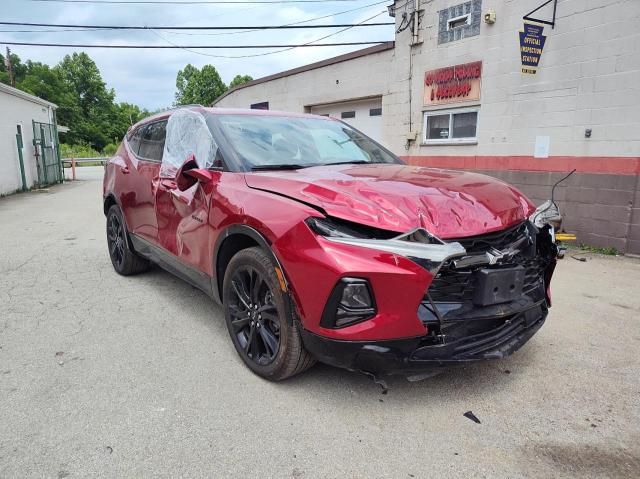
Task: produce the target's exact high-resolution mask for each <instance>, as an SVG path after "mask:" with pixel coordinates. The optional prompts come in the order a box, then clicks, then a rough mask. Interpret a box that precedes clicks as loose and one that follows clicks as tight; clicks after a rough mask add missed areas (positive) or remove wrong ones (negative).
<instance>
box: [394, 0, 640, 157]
mask: <svg viewBox="0 0 640 479" xmlns="http://www.w3.org/2000/svg"><path fill="white" fill-rule="evenodd" d="M404 3H405V2H404V1H400V0H399V1H398V2H396V5H398V6H402V5H403V4H404ZM457 3H462V0H433V1H431V2H424V1H422V2H421V8H422V9H424V14H423V17H422V21H421V29H420V37H421V40H422V43H421V44H419V45H417V46H414V47H409V44H410V42H411V29H407V30H405V31H403V32H401V33H399V34H398V35H397V36H396V48H395V50H396V55H395V57H394V65H393V66H392V70H396V69H399V70H401V71H405V68H404V67H405V65H407V64H408V63H409V62H408V52H409V51H410V54H411V57H412V70H413V75H412V80H411V85H412V97H413V99H414V101H413V107H412V118H411V123H412V124H413V125H418V126H420V127H421V126H422V122H423V118H422V114H423V108H422V94H423V91H424V85H423V80H424V73H425V71H427V70H432V69H435V68H440V67H446V66H451V65H456V64H461V63H467V62H472V61H477V60H482V62H483V72H482V91H481V98H480V101H479V102H474V103H472V104H474V105H480V112H479V120H478V144H477V145H448V146H443V145H439V146H421V145H420V142H415V143H413V144H412V146H411V149H410V151H409V154H411V155H431V154H434V155H533V151H534V144H535V138H536V136H542V135H544V136H549V137H550V138H551V147H550V154H551V156H556V155H560V156H609V157H611V156H634V157H637V156H638V152H640V54H638V52H639V51H640V29H639V28H638V21H640V2H639V1H637V0H590V1H586V0H562V1H560V2H558V10H557V18H556V22H557V23H556V28H555V29H552V28H551V27H550V26H545V27H544V35H545V36H546V37H547V40H546V44H545V47H544V51H543V53H542V58H541V61H540V66H539V68H538V73H537V74H536V75H522V74H521V73H520V52H519V39H518V32H519V31H520V30H522V27H523V20H522V17H523V15H524V14H526V13H527V12H529V11H531V10H533V9H534V8H535V7H537V6H539V5H540V4H541V3H542V2H541V1H540V0H518V1H516V0H483V1H482V11H483V12H486V11H488V10H489V9H493V10H494V11H495V12H496V16H497V21H496V23H495V24H493V25H488V24H486V23H484V22H482V24H481V28H480V34H479V35H477V36H473V37H470V38H464V39H461V40H456V41H453V42H449V43H443V44H438V27H439V25H438V12H439V11H440V10H442V9H444V8H448V7H450V6H452V5H454V4H457ZM548 7H551V5H549V6H548ZM404 9H408V10H407V11H408V12H411V11H412V10H413V3H412V2H411V3H410V4H408V5H406V6H404V7H403V9H402V10H399V13H397V14H396V24H397V26H399V25H400V21H401V13H402V11H403V10H404ZM550 12H551V10H548V11H546V10H541V12H540V13H539V15H540V16H541V17H543V18H547V17H549V18H550ZM403 86H404V88H393V85H392V86H391V87H390V94H391V95H394V96H396V95H397V96H399V97H400V98H398V99H388V100H387V101H389V102H390V103H399V102H405V101H407V98H406V97H407V95H406V88H407V83H404V85H403ZM462 106H465V103H460V104H454V105H449V107H448V108H456V107H462ZM407 115H408V111H407ZM399 120H400V119H399V118H397V117H394V116H391V115H390V116H387V117H385V118H384V121H385V127H386V131H387V132H388V142H389V146H390V147H391V148H392V149H394V150H397V151H401V149H402V148H404V143H405V141H404V137H405V134H406V126H407V125H408V118H405V119H404V120H403V121H399ZM587 128H590V129H591V130H592V136H591V138H585V129H587Z"/></svg>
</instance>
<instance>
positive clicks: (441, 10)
mask: <svg viewBox="0 0 640 479" xmlns="http://www.w3.org/2000/svg"><path fill="white" fill-rule="evenodd" d="M543 4H545V0H467V1H464V0H397V1H396V2H395V3H394V6H393V8H392V10H395V11H394V16H395V22H396V31H398V33H397V34H396V38H395V42H390V43H386V44H381V45H377V46H374V47H371V48H367V49H364V50H360V51H358V52H354V53H350V54H347V55H342V56H340V57H336V58H332V59H329V60H325V61H322V62H318V63H315V64H312V65H307V66H304V67H301V68H296V69H294V70H290V71H287V72H282V73H280V74H276V75H271V76H268V77H265V78H261V79H257V80H254V81H252V82H249V83H247V84H244V85H241V86H239V87H236V88H234V89H232V90H230V91H229V92H227V93H226V94H225V95H223V96H222V97H221V98H219V99H218V100H217V101H216V102H215V105H216V106H229V107H241V108H249V107H257V108H260V107H262V108H264V107H266V108H269V109H273V110H286V111H296V112H300V111H304V112H311V113H319V114H329V115H330V116H333V117H337V118H342V119H344V121H346V122H348V123H351V124H353V125H354V126H355V127H356V128H359V129H361V130H362V131H364V132H365V133H367V134H369V135H370V136H372V137H374V138H376V139H378V140H380V141H381V143H383V144H384V145H386V146H387V147H388V148H390V149H391V150H392V151H394V152H395V153H396V154H398V155H400V156H402V157H403V158H404V159H405V160H406V161H407V162H408V163H410V164H415V165H424V166H435V167H444V168H454V169H455V168H462V169H467V170H477V171H481V172H484V173H487V174H490V175H493V176H496V177H499V178H503V179H505V180H506V181H509V182H510V183H512V184H514V185H516V186H517V187H519V188H520V189H522V190H523V191H524V192H525V193H526V194H528V196H529V197H530V198H531V199H532V200H533V201H534V202H537V203H540V202H542V201H544V200H545V199H548V197H549V196H550V191H551V185H552V184H553V183H554V182H555V181H557V180H558V179H560V178H561V177H562V176H564V175H565V174H566V173H568V172H570V171H571V170H573V169H576V170H577V171H576V174H574V175H573V176H572V177H571V178H569V179H568V180H567V181H566V182H565V183H563V185H562V186H561V187H559V188H558V189H557V190H556V197H555V198H556V200H560V201H559V203H560V206H561V208H562V209H563V211H564V213H565V216H566V221H565V227H566V229H567V230H569V231H573V232H576V233H577V234H578V239H579V241H582V242H585V243H588V244H591V245H596V246H612V247H615V248H616V249H617V250H619V251H623V252H633V253H640V192H639V185H638V183H639V177H640V176H639V175H640V53H639V52H640V29H638V22H639V21H640V1H639V0H557V1H555V0H551V1H550V2H549V3H547V4H546V5H545V6H543V7H542V8H540V9H539V10H538V11H536V12H533V13H531V12H532V11H533V10H536V9H537V7H540V6H541V5H543ZM554 7H555V8H556V14H555V22H553V20H554V16H553V15H554V14H553V12H554ZM523 17H529V18H527V19H525V18H523ZM531 18H535V19H536V20H538V21H533V20H531ZM540 20H542V21H543V22H540ZM545 21H546V22H550V23H554V25H553V28H552V26H551V25H549V24H545V23H544V22H545Z"/></svg>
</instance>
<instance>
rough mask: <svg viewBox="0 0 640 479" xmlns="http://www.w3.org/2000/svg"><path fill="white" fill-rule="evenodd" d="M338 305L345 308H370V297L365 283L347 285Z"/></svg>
mask: <svg viewBox="0 0 640 479" xmlns="http://www.w3.org/2000/svg"><path fill="white" fill-rule="evenodd" d="M340 305H341V306H345V307H346V308H353V309H358V308H360V309H362V308H371V306H372V305H371V296H370V295H369V288H368V287H367V284H366V283H351V284H347V285H346V286H345V287H344V289H343V290H342V299H341V300H340Z"/></svg>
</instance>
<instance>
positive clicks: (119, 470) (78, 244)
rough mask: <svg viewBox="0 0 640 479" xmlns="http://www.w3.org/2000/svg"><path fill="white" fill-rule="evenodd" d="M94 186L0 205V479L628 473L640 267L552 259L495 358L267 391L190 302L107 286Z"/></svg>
mask: <svg viewBox="0 0 640 479" xmlns="http://www.w3.org/2000/svg"><path fill="white" fill-rule="evenodd" d="M100 177H101V169H100V168H93V169H91V168H83V169H81V170H80V171H79V178H85V179H84V180H81V181H76V182H74V183H67V184H65V185H58V186H55V187H52V188H50V189H49V191H48V192H43V193H35V192H34V193H27V194H19V195H14V196H12V197H8V198H3V199H0V273H2V274H1V275H0V304H1V305H2V309H1V310H0V477H2V478H13V477H20V478H22V477H52V478H63V477H78V478H86V477H249V476H250V475H253V476H257V477H274V478H286V477H292V478H313V477H323V478H324V477H327V478H333V477H336V478H338V477H339V478H378V477H381V478H382V477H384V478H410V477H416V478H423V477H424V478H427V477H460V478H470V477H488V478H498V477H508V478H518V477H537V478H540V477H598V478H600V477H610V478H622V477H629V478H631V477H640V354H638V349H639V346H640V287H639V286H640V261H638V260H636V259H632V258H619V257H604V256H598V255H594V254H586V255H585V256H586V257H587V259H588V261H587V262H579V261H576V260H574V259H572V258H571V257H567V259H565V260H564V261H562V262H561V263H560V264H559V265H558V268H557V270H556V277H555V283H554V288H553V289H554V305H553V308H552V309H551V314H550V316H549V319H548V321H547V324H546V325H545V326H544V327H543V328H542V330H541V331H540V332H539V333H538V334H537V335H536V336H535V337H534V338H533V339H532V340H531V341H530V342H529V343H528V344H527V345H526V346H525V347H523V349H522V350H520V351H519V352H518V353H516V354H515V355H513V356H512V357H511V358H509V359H506V360H502V361H496V362H488V363H483V364H476V365H473V366H469V367H466V368H464V369H455V370H450V371H446V372H444V373H443V374H441V375H439V376H436V377H433V378H430V379H427V380H424V381H421V382H417V383H409V382H407V381H405V380H404V379H401V378H394V379H393V380H391V381H390V382H389V391H388V394H382V393H381V389H380V387H378V386H377V385H375V384H374V383H373V382H372V381H371V380H370V379H367V378H366V377H364V376H362V375H359V374H356V373H350V372H347V371H342V370H338V369H334V368H331V367H328V366H323V365H318V366H316V367H314V368H313V369H312V370H310V371H308V372H307V373H305V374H303V375H301V376H299V377H296V378H293V379H292V380H289V381H286V382H284V383H279V384H273V383H269V382H266V381H264V380H261V379H259V378H258V377H256V376H254V375H253V374H251V373H250V372H249V371H248V370H247V369H246V368H245V367H244V366H243V364H242V363H241V360H240V359H239V358H238V357H237V355H236V353H235V351H234V350H233V346H232V344H231V341H230V340H229V337H228V334H227V331H226V328H225V325H224V321H223V317H222V313H221V310H220V309H219V308H218V307H217V306H216V305H214V304H213V303H212V302H211V301H210V300H209V299H208V298H207V297H206V296H205V295H204V294H202V293H200V292H199V291H197V290H195V289H193V288H192V287H190V286H188V285H187V284H185V283H183V282H181V281H180V280H178V279H176V278H174V277H172V276H171V275H170V274H168V273H165V272H164V271H162V270H160V269H154V270H152V271H151V272H149V273H146V274H143V275H140V276H137V277H129V278H123V277H120V276H118V275H117V274H116V273H115V272H114V271H113V269H112V267H111V264H110V262H109V258H108V255H107V249H106V244H105V233H104V223H105V220H104V216H103V215H102V211H101V197H100V195H101V184H100V181H99V179H100ZM466 411H473V413H474V414H475V415H476V416H477V417H478V418H479V419H480V421H481V424H476V423H474V422H472V421H471V420H469V419H467V418H466V417H464V416H463V414H464V413H465V412H466Z"/></svg>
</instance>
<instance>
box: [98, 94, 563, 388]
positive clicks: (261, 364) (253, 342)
mask: <svg viewBox="0 0 640 479" xmlns="http://www.w3.org/2000/svg"><path fill="white" fill-rule="evenodd" d="M534 211H535V208H534V207H533V205H532V204H531V203H530V202H529V201H528V200H527V199H526V198H525V197H524V196H523V195H522V194H521V193H520V192H519V191H518V190H516V189H515V188H513V187H511V186H509V185H507V184H505V183H503V182H501V181H498V180H496V179H493V178H490V177H487V176H483V175H479V174H474V173H467V172H460V171H446V170H438V169H430V168H421V167H413V166H407V165H405V164H404V163H403V162H402V161H401V160H399V159H398V158H397V157H396V156H395V155H393V154H392V153H391V152H389V151H388V150H386V149H385V148H384V147H382V146H381V145H379V144H378V143H376V142H375V141H373V140H371V139H369V138H367V137H366V136H365V135H363V134H362V133H360V132H359V131H357V130H355V129H353V128H352V127H350V126H349V125H347V124H345V123H342V122H340V121H338V120H334V119H330V118H326V117H320V116H312V115H303V114H292V113H276V112H266V111H256V110H230V109H218V108H204V107H200V106H194V107H186V108H180V109H176V110H171V111H167V112H163V113H160V114H158V115H155V116H153V117H151V118H148V119H145V120H143V121H141V122H140V123H138V124H137V125H135V126H133V127H132V128H131V129H130V131H129V132H128V134H127V136H126V138H125V139H124V140H123V142H122V144H121V145H120V147H119V149H118V152H117V154H116V156H114V157H113V158H111V160H110V161H109V162H108V164H107V167H106V172H105V177H104V213H105V215H106V216H107V241H108V246H109V255H110V257H111V261H112V263H113V267H114V268H115V270H116V271H117V272H118V273H120V274H122V275H130V274H135V273H140V272H142V271H144V270H146V269H147V268H149V266H150V264H151V263H156V264H158V265H160V266H161V267H163V268H165V269H167V270H168V271H170V272H171V273H173V274H175V275H177V276H179V277H181V278H183V279H184V280H186V281H188V282H189V283H191V284H192V285H194V286H196V287H198V288H199V289H201V290H202V291H204V292H205V293H207V294H208V295H209V296H211V297H212V298H213V299H214V300H215V301H216V302H218V303H220V304H222V306H223V308H224V313H225V319H226V323H227V327H228V329H229V334H230V336H231V340H232V341H233V344H234V346H235V348H236V350H237V351H238V354H239V355H240V357H241V358H242V359H243V361H244V362H245V364H246V365H247V366H248V367H249V368H250V369H251V370H252V371H254V372H255V373H257V374H258V375H260V376H263V377H265V378H268V379H272V380H280V379H284V378H287V377H289V376H292V375H294V374H297V373H299V372H301V371H303V370H305V369H307V368H308V367H310V366H311V365H312V364H313V363H314V362H315V360H319V361H322V362H325V363H328V364H332V365H335V366H339V367H343V368H348V369H351V370H358V371H362V372H366V373H370V374H375V375H380V374H406V375H414V374H419V373H422V372H424V371H426V370H430V369H432V368H433V366H441V365H446V364H451V363H457V362H465V361H470V360H478V359H486V358H501V357H504V356H507V355H509V354H511V353H512V352H514V351H515V350H517V349H518V348H519V347H520V346H522V345H523V344H524V343H525V342H526V341H527V340H528V339H529V338H530V337H531V336H532V335H533V334H534V333H535V332H536V331H537V330H538V329H539V328H540V327H541V326H542V324H543V323H544V321H545V318H546V316H547V308H548V307H549V305H550V298H549V282H550V279H551V275H552V272H553V269H554V266H555V262H556V255H557V248H556V245H555V243H554V238H553V227H552V226H551V225H550V224H539V223H540V222H536V223H537V224H538V225H537V226H536V224H534V222H533V221H532V220H531V217H532V215H533V214H534Z"/></svg>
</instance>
